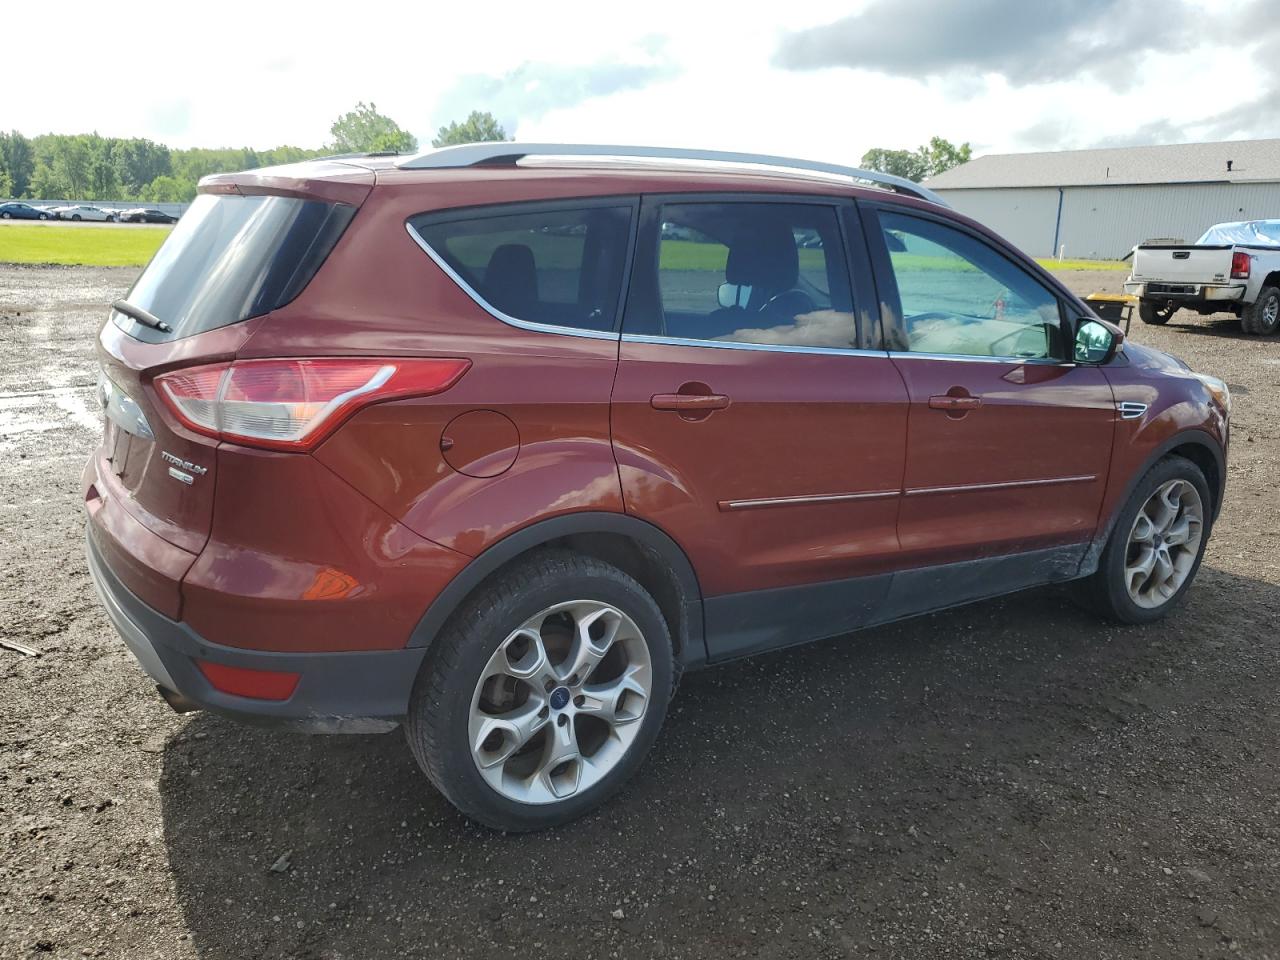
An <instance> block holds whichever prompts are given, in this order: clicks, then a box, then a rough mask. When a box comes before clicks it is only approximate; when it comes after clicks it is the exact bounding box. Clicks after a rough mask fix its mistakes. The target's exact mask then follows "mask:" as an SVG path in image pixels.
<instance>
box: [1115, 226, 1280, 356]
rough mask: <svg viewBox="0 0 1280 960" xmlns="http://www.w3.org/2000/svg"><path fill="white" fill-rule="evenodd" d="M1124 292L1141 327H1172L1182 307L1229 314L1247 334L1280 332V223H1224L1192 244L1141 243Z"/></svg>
mask: <svg viewBox="0 0 1280 960" xmlns="http://www.w3.org/2000/svg"><path fill="white" fill-rule="evenodd" d="M1124 291H1125V293H1128V294H1132V295H1134V296H1136V297H1137V298H1138V316H1140V317H1141V318H1142V322H1143V323H1156V324H1160V323H1168V322H1169V318H1170V317H1172V316H1173V315H1174V313H1176V312H1177V311H1178V310H1179V309H1180V308H1185V309H1188V310H1195V311H1196V312H1197V313H1201V314H1210V313H1226V312H1231V313H1234V314H1235V315H1236V316H1238V317H1239V318H1240V324H1241V326H1242V327H1244V330H1245V332H1246V333H1253V334H1257V335H1259V336H1270V335H1271V334H1273V333H1275V332H1276V331H1277V330H1280V220H1249V221H1244V222H1241V223H1220V224H1218V225H1216V226H1213V227H1210V228H1209V229H1208V230H1207V231H1205V234H1204V236H1202V237H1201V238H1200V239H1199V240H1197V241H1196V242H1195V243H1193V244H1184V243H1178V242H1176V241H1172V240H1151V241H1148V242H1146V243H1140V244H1138V246H1136V247H1134V248H1133V271H1132V272H1131V273H1130V274H1129V279H1128V280H1126V281H1125V284H1124Z"/></svg>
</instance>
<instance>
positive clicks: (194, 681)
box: [87, 531, 426, 733]
mask: <svg viewBox="0 0 1280 960" xmlns="http://www.w3.org/2000/svg"><path fill="white" fill-rule="evenodd" d="M87 553H88V560H89V573H90V576H91V578H92V580H93V585H94V587H95V588H96V589H97V591H98V596H99V597H100V598H101V600H102V604H103V606H104V607H105V608H106V611H107V615H108V616H109V617H110V619H111V622H112V624H113V625H114V626H115V628H116V631H117V632H118V633H119V634H120V636H121V638H122V639H123V640H124V642H125V644H126V645H127V646H128V647H129V649H130V650H131V651H132V653H133V655H134V656H135V657H136V658H137V659H138V662H139V663H140V664H141V666H142V668H143V669H144V670H145V671H146V672H147V674H148V675H149V676H150V677H151V678H152V679H153V680H154V681H155V682H156V684H157V685H159V686H161V687H163V688H165V689H166V690H168V691H171V692H172V693H174V694H177V695H178V696H179V697H181V698H182V699H183V701H186V702H188V703H190V704H192V705H194V706H195V707H198V708H200V709H204V710H211V711H214V712H216V713H220V714H223V715H225V716H229V717H232V718H234V719H237V720H242V721H246V722H249V723H255V724H265V725H270V726H285V727H290V728H293V729H298V730H305V731H308V732H312V733H375V732H380V731H385V730H390V729H393V728H394V727H395V726H397V725H398V724H399V723H400V721H401V719H402V718H403V717H404V715H405V713H406V711H407V710H408V706H409V696H410V694H411V693H412V691H413V683H414V680H415V679H416V678H417V675H418V668H419V667H420V666H421V665H422V660H423V657H424V656H425V654H426V650H425V649H424V648H421V647H409V648H406V649H404V650H387V651H372V652H368V653H275V652H266V651H260V650H243V649H240V648H239V647H228V646H224V645H222V644H217V643H211V642H210V641H208V640H206V639H205V638H204V637H202V636H200V635H199V634H198V633H196V632H195V631H194V630H192V629H191V628H190V627H188V626H187V625H186V624H185V623H181V622H178V621H176V620H170V619H169V618H168V617H166V616H164V614H162V613H159V612H158V611H156V610H154V609H153V608H151V607H150V606H148V605H147V604H146V603H144V602H143V601H142V600H140V599H139V598H138V597H137V596H135V595H134V594H133V593H132V592H131V591H130V590H129V589H128V588H127V587H125V586H124V584H122V583H121V582H120V581H119V580H118V579H117V578H116V576H115V574H114V573H112V572H111V570H110V568H108V567H107V565H106V564H105V563H104V562H103V560H102V556H101V554H100V553H99V552H98V548H97V545H96V544H95V543H94V541H93V534H92V531H90V533H89V537H88V549H87ZM200 660H208V661H212V662H214V663H222V664H227V665H228V666H235V667H248V668H249V669H256V670H278V671H283V672H287V673H298V674H301V679H300V680H299V681H298V686H297V688H296V689H295V690H294V692H293V695H292V696H291V697H289V699H288V700H279V701H276V700H256V699H252V698H248V697H237V696H234V695H232V694H228V693H223V692H221V691H220V690H217V689H215V688H214V687H213V685H212V684H210V683H209V681H208V680H207V679H206V678H205V676H204V674H203V673H201V672H200V670H199V668H198V667H197V666H196V664H197V662H198V661H200Z"/></svg>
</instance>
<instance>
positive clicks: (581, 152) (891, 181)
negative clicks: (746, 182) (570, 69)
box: [397, 141, 949, 207]
mask: <svg viewBox="0 0 1280 960" xmlns="http://www.w3.org/2000/svg"><path fill="white" fill-rule="evenodd" d="M524 157H642V158H652V159H659V160H712V161H715V162H717V163H741V164H753V165H757V166H770V167H787V168H789V169H792V170H810V171H813V172H816V173H830V174H835V175H836V176H843V177H849V178H851V179H853V180H861V181H864V182H866V183H874V184H877V185H878V186H882V187H887V188H888V189H890V190H894V191H896V192H897V193H902V194H906V195H907V196H910V197H916V198H917V199H920V200H927V201H929V202H930V203H936V204H938V205H939V206H943V207H945V206H948V205H949V204H948V203H947V202H946V201H945V200H943V199H942V198H941V197H940V196H938V195H937V194H936V193H934V192H933V191H932V190H930V189H929V188H928V187H922V186H920V184H918V183H914V182H912V181H911V180H907V179H906V178H904V177H895V176H893V175H892V174H888V173H880V172H879V171H877V170H862V169H859V168H858V167H843V166H840V165H839V164H836V163H819V162H817V161H814V160H797V159H796V158H794V157H774V156H769V155H767V154H759V153H734V152H732V151H729V150H685V149H682V148H680V147H628V146H618V145H616V144H586V143H512V142H501V141H499V142H495V143H465V144H461V145H460V146H456V147H442V148H440V149H439V150H428V151H427V152H426V153H420V154H418V155H417V156H413V157H406V158H405V159H404V160H403V161H401V162H400V163H398V164H397V166H398V167H399V168H400V169H401V170H433V169H448V168H454V167H477V166H485V165H489V164H497V163H515V162H516V161H517V160H520V159H522V158H524Z"/></svg>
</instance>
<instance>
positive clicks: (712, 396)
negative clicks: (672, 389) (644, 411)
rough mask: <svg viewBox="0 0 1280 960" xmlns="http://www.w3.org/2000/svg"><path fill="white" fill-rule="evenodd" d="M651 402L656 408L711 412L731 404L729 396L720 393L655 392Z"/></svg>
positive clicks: (685, 411) (683, 411) (686, 411)
mask: <svg viewBox="0 0 1280 960" xmlns="http://www.w3.org/2000/svg"><path fill="white" fill-rule="evenodd" d="M649 404H650V406H652V407H653V409H655V410H675V411H676V412H677V413H704V412H705V413H709V412H711V411H712V410H723V409H724V408H725V407H727V406H729V398H728V397H726V396H724V395H723V394H720V393H655V394H654V395H653V398H652V399H651V400H650V401H649Z"/></svg>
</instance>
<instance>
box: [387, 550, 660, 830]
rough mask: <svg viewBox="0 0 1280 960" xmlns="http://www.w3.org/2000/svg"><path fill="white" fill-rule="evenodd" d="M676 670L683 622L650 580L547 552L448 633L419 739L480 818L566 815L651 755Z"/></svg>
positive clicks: (591, 804) (429, 770) (499, 584)
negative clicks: (676, 632) (672, 622)
mask: <svg viewBox="0 0 1280 960" xmlns="http://www.w3.org/2000/svg"><path fill="white" fill-rule="evenodd" d="M673 672H674V665H673V656H672V646H671V637H670V632H669V630H668V628H667V624H666V621H665V620H664V618H663V616H662V613H661V611H660V610H659V609H658V606H657V604H656V603H655V602H654V600H653V598H652V597H651V596H650V595H649V594H648V593H647V592H645V590H644V588H642V587H641V586H640V585H639V584H638V583H636V581H635V580H633V579H632V578H631V577H629V576H628V575H627V574H625V573H623V572H622V571H621V570H618V569H617V568H616V567H613V566H611V565H609V564H607V563H604V562H603V561H600V560H597V559H595V558H593V557H587V556H580V555H576V554H572V553H567V552H561V551H547V552H544V553H541V554H537V555H534V556H531V557H530V558H528V559H526V560H525V561H523V562H521V563H519V564H517V565H516V566H514V567H513V568H512V569H510V570H509V571H507V572H505V573H503V574H501V575H499V576H498V577H496V578H495V579H494V580H493V581H492V582H490V583H487V584H486V585H485V586H484V587H482V588H481V589H480V590H479V591H477V593H476V595H474V596H473V597H472V598H471V599H470V600H468V601H467V602H466V603H465V604H464V605H463V607H462V608H461V609H459V610H458V612H457V613H456V614H455V615H454V616H453V617H452V618H451V619H450V622H449V625H448V626H447V627H446V628H445V629H444V630H442V631H441V633H440V635H439V636H438V637H437V638H436V639H435V641H434V642H433V644H432V648H431V651H430V653H429V654H428V656H427V659H426V661H425V662H424V663H423V667H422V672H421V673H420V674H419V676H418V680H417V683H416V684H415V685H414V691H413V696H412V698H411V701H410V705H409V715H408V717H407V718H406V723H405V728H406V733H407V735H408V739H409V745H410V747H411V748H412V750H413V753H414V756H415V757H416V758H417V760H418V763H419V764H420V765H421V767H422V768H423V770H424V771H425V772H426V774H427V776H428V777H429V778H430V779H431V781H432V783H434V784H435V786H436V787H437V788H438V789H439V790H440V792H441V793H443V794H444V795H445V796H446V797H447V798H448V799H449V801H450V802H452V803H453V805H454V806H456V807H457V808H458V809H459V810H461V811H462V812H463V813H464V814H466V815H467V816H468V817H471V818H472V819H473V820H476V821H478V822H480V823H483V824H486V825H488V826H490V827H494V828H496V829H499V830H508V831H513V832H516V831H526V830H536V829H539V828H543V827H550V826H555V825H557V824H560V823H565V822H567V821H569V820H572V819H574V818H575V817H579V816H581V815H583V814H584V813H587V812H588V811H590V810H592V809H594V808H595V807H597V806H599V805H600V804H601V803H603V802H604V801H605V800H606V799H608V797H609V796H610V795H612V794H613V793H614V792H615V791H616V790H617V789H618V788H619V787H621V786H622V785H623V784H624V783H625V782H626V780H627V779H628V778H629V777H630V776H631V774H632V773H634V772H635V770H636V769H637V768H638V767H639V766H640V764H641V762H643V760H644V756H645V754H646V753H647V752H648V750H649V747H650V745H651V744H652V743H653V740H654V738H655V737H656V736H657V733H658V729H659V728H660V727H661V725H662V720H663V717H664V716H665V715H666V710H667V704H668V702H669V701H670V697H671V691H672V683H673V681H672V677H673Z"/></svg>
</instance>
